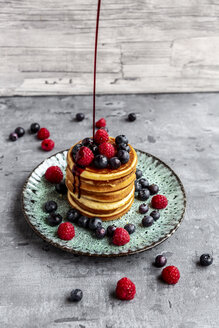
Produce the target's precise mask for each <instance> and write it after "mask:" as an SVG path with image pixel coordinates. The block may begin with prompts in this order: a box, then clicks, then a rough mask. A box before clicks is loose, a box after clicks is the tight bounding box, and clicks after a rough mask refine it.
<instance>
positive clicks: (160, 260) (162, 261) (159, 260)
mask: <svg viewBox="0 0 219 328" xmlns="http://www.w3.org/2000/svg"><path fill="white" fill-rule="evenodd" d="M154 264H155V266H156V267H157V268H162V267H163V266H165V265H166V264H167V259H166V257H165V256H164V255H157V257H156V258H155V262H154Z"/></svg>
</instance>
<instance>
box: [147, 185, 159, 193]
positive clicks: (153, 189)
mask: <svg viewBox="0 0 219 328" xmlns="http://www.w3.org/2000/svg"><path fill="white" fill-rule="evenodd" d="M148 190H149V191H150V194H151V195H155V194H157V193H158V191H159V187H158V185H156V184H152V185H150V186H148Z"/></svg>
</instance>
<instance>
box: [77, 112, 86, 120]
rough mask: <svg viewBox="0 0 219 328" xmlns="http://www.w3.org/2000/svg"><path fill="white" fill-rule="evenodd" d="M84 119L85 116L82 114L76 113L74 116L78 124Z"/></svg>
mask: <svg viewBox="0 0 219 328" xmlns="http://www.w3.org/2000/svg"><path fill="white" fill-rule="evenodd" d="M84 118H85V116H84V114H83V113H77V114H76V116H75V119H76V121H78V122H81V121H83V120H84Z"/></svg>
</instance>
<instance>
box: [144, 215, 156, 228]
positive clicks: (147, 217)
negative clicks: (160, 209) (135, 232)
mask: <svg viewBox="0 0 219 328" xmlns="http://www.w3.org/2000/svg"><path fill="white" fill-rule="evenodd" d="M141 222H142V225H143V226H144V227H150V226H151V225H152V224H153V223H154V219H153V218H152V217H151V216H150V215H145V216H144V217H143V219H142V221H141Z"/></svg>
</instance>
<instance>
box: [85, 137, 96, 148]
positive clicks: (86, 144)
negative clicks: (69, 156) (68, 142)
mask: <svg viewBox="0 0 219 328" xmlns="http://www.w3.org/2000/svg"><path fill="white" fill-rule="evenodd" d="M82 145H83V146H85V147H88V148H89V147H91V146H92V145H93V139H91V138H85V139H83V140H82Z"/></svg>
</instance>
